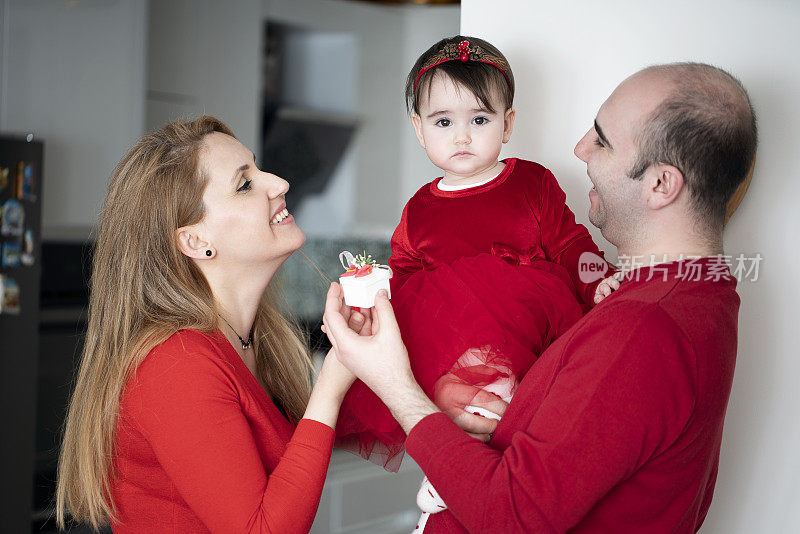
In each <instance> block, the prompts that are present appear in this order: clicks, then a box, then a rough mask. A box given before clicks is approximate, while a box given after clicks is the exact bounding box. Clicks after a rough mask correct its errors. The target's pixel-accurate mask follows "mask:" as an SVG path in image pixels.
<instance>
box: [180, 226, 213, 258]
mask: <svg viewBox="0 0 800 534" xmlns="http://www.w3.org/2000/svg"><path fill="white" fill-rule="evenodd" d="M175 237H176V238H177V240H178V249H179V250H180V251H181V252H182V253H183V254H184V255H186V256H188V257H190V258H194V259H196V260H206V259H210V258H213V257H214V256H215V255H216V253H217V251H216V250H214V247H212V246H211V244H210V243H208V242H207V241H205V240H203V239H202V238H201V237H200V235H199V233H198V228H197V227H196V226H181V227H180V228H178V229H177V230H175ZM209 251H210V252H211V254H209Z"/></svg>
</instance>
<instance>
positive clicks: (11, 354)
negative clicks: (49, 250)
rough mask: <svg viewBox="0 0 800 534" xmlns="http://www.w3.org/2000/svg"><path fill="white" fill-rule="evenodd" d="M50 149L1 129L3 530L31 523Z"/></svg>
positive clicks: (0, 454) (0, 443)
mask: <svg viewBox="0 0 800 534" xmlns="http://www.w3.org/2000/svg"><path fill="white" fill-rule="evenodd" d="M43 151H44V147H43V143H42V142H40V141H38V140H34V139H33V136H32V135H27V136H21V137H14V136H8V135H0V406H1V407H2V410H0V414H2V415H0V417H2V420H0V428H1V429H2V431H1V433H2V437H0V462H2V466H1V468H0V472H1V473H3V475H2V488H3V494H2V496H1V497H0V532H26V531H27V532H29V531H30V528H31V513H32V501H33V473H34V453H35V435H36V434H35V425H36V384H37V366H38V354H39V291H40V281H41V272H42V270H41V267H42V264H41V235H42V232H41V230H42V225H41V220H42V171H43V169H42V163H43V161H42V157H43Z"/></svg>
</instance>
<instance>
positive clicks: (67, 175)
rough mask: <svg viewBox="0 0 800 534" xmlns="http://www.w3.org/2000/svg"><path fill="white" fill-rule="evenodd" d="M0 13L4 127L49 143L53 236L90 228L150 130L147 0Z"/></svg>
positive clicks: (19, 7)
mask: <svg viewBox="0 0 800 534" xmlns="http://www.w3.org/2000/svg"><path fill="white" fill-rule="evenodd" d="M0 11H2V13H3V20H2V26H3V30H2V41H3V42H2V62H1V63H0V69H1V70H2V76H0V84H2V87H0V130H3V131H9V132H19V133H27V132H32V133H34V135H35V137H36V138H38V139H40V140H42V141H44V184H43V195H42V197H43V200H42V206H43V221H42V223H43V233H44V235H45V236H52V235H54V234H58V233H61V232H63V231H64V228H65V227H80V228H81V229H83V230H79V233H82V234H85V233H86V231H85V229H86V228H87V227H89V226H91V225H92V224H93V223H94V221H95V218H96V214H97V211H98V209H99V207H100V205H101V204H102V201H103V198H104V197H105V192H106V184H107V180H108V177H109V175H110V174H111V171H112V169H113V168H114V165H116V163H117V161H118V160H119V159H120V158H121V157H122V155H123V153H124V152H125V150H126V149H127V148H128V147H129V146H130V145H131V143H133V142H134V141H135V140H136V139H137V138H138V137H139V136H140V135H141V133H142V129H143V124H144V79H145V77H144V64H145V59H144V53H145V52H144V51H145V45H144V37H145V21H146V13H147V5H146V2H144V0H131V1H125V2H86V3H82V2H74V3H70V2H50V1H42V0H36V1H29V0H28V1H26V0H5V1H4V2H3V3H2V6H0Z"/></svg>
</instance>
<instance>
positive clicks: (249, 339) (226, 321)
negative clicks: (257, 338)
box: [217, 314, 255, 350]
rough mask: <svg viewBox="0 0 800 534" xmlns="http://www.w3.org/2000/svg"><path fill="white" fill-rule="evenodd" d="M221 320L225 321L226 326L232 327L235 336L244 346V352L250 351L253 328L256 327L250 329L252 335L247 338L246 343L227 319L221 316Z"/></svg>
mask: <svg viewBox="0 0 800 534" xmlns="http://www.w3.org/2000/svg"><path fill="white" fill-rule="evenodd" d="M217 315H219V314H217ZM219 318H220V319H222V320H223V321H225V324H226V325H228V326H230V327H231V332H233V333H234V335H235V336H236V337H238V338H239V342H241V344H242V350H247V349H249V348H250V345H251V344H252V343H253V327H255V325H253V326H251V327H250V335H249V336H248V337H247V341H245V340H244V339H242V336H240V335H239V333H238V332H236V329H235V328H234V327H233V326H231V323H229V322H228V320H227V319H225V317H223V316H222V315H219Z"/></svg>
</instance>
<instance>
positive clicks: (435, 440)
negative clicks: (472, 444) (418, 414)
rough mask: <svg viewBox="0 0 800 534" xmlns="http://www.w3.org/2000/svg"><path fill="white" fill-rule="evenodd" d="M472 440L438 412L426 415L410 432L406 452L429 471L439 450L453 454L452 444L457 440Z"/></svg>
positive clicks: (426, 471)
mask: <svg viewBox="0 0 800 534" xmlns="http://www.w3.org/2000/svg"><path fill="white" fill-rule="evenodd" d="M465 440H472V438H471V437H469V435H468V434H466V433H465V432H464V431H463V430H461V429H460V428H459V427H458V426H457V425H456V424H455V423H454V422H453V421H452V420H451V419H450V418H449V417H447V415H445V414H444V413H442V412H436V413H433V414H431V415H428V416H426V417H424V418H423V419H422V420H421V421H420V422H419V423H417V424H416V425H414V428H412V429H411V431H410V432H409V433H408V438H406V452H408V454H410V455H411V457H412V458H414V461H415V462H417V464H418V465H419V466H420V467H421V468H422V470H423V471H425V473H426V474H427V473H428V470H429V468H430V464H431V460H433V459H434V458H436V456H437V455H438V453H439V452H444V453H446V454H448V456H452V452H453V449H452V448H451V447H452V445H453V444H454V443H456V442H462V441H465Z"/></svg>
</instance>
